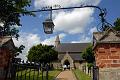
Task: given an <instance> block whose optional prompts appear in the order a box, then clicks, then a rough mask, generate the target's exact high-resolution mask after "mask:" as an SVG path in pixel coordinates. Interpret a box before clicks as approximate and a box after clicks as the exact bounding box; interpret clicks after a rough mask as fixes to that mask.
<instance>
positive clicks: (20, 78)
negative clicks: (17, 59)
mask: <svg viewBox="0 0 120 80" xmlns="http://www.w3.org/2000/svg"><path fill="white" fill-rule="evenodd" d="M60 72H61V71H60V70H52V71H49V72H48V79H49V80H53V79H54V78H55V77H56V76H57V75H58V74H59V73H60ZM21 73H22V74H21ZM16 76H17V77H16V78H17V80H24V79H25V80H33V78H34V80H42V73H41V72H40V73H39V74H38V71H32V70H26V71H25V70H24V71H22V72H21V71H20V72H17V74H16ZM43 78H44V80H46V79H45V78H46V72H44V74H43Z"/></svg>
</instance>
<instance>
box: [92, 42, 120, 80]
mask: <svg viewBox="0 0 120 80" xmlns="http://www.w3.org/2000/svg"><path fill="white" fill-rule="evenodd" d="M94 51H95V59H96V65H97V66H98V67H99V80H120V43H119V44H118V43H117V44H115V43H114V44H110V43H109V44H99V45H98V46H97V47H96V48H95V50H94Z"/></svg>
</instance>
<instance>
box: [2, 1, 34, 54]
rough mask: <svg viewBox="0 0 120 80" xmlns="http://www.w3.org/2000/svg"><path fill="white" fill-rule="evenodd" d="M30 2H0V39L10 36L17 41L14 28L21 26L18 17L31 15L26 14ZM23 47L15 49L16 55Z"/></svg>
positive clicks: (16, 32)
mask: <svg viewBox="0 0 120 80" xmlns="http://www.w3.org/2000/svg"><path fill="white" fill-rule="evenodd" d="M30 3H31V1H30V0H0V37H1V36H12V37H15V38H16V39H18V37H19V34H18V32H19V30H18V29H16V27H15V26H22V25H21V23H20V17H21V16H22V15H23V16H24V15H33V13H31V12H28V10H27V7H29V6H30ZM23 48H24V46H23V45H21V46H20V47H16V54H15V56H16V55H18V54H19V53H21V51H22V50H23Z"/></svg>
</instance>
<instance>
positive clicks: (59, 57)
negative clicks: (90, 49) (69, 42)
mask: <svg viewBox="0 0 120 80" xmlns="http://www.w3.org/2000/svg"><path fill="white" fill-rule="evenodd" d="M69 55H70V57H71V58H72V59H73V60H75V61H80V60H83V58H82V56H81V54H80V53H74V54H72V53H69ZM64 56H65V54H59V56H58V59H59V60H62V59H63V58H64Z"/></svg>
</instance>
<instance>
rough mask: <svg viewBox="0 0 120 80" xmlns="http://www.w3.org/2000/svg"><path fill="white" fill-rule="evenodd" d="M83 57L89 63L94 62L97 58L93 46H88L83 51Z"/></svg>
mask: <svg viewBox="0 0 120 80" xmlns="http://www.w3.org/2000/svg"><path fill="white" fill-rule="evenodd" d="M82 57H83V59H85V60H86V61H87V62H88V63H93V62H94V60H95V57H94V53H93V50H92V46H91V45H90V46H89V47H87V48H86V50H85V51H84V52H83V53H82Z"/></svg>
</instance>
